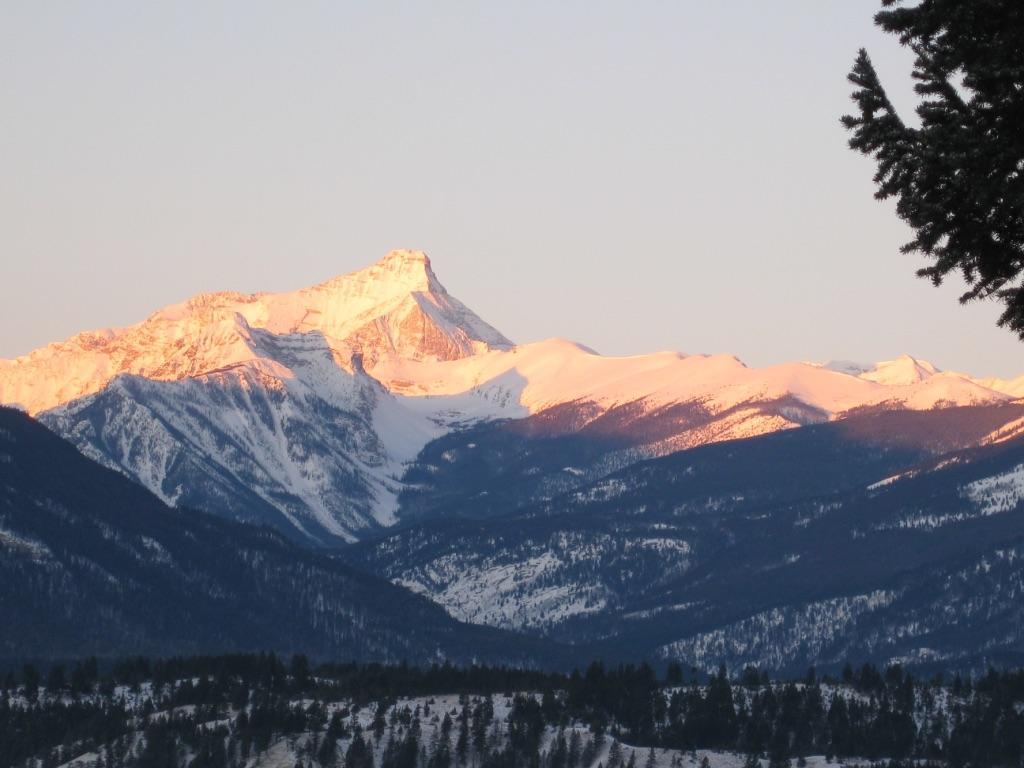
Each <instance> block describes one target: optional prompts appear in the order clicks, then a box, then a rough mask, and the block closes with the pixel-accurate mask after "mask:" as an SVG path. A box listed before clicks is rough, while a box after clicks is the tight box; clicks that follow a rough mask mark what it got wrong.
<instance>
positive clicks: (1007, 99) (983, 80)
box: [842, 0, 1024, 339]
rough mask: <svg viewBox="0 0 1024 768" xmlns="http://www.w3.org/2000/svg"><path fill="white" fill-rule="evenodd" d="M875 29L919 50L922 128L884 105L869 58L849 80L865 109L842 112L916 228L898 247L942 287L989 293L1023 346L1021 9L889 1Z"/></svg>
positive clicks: (1015, 0) (883, 190)
mask: <svg viewBox="0 0 1024 768" xmlns="http://www.w3.org/2000/svg"><path fill="white" fill-rule="evenodd" d="M882 6H883V8H885V9H887V10H882V11H879V12H878V13H877V14H876V15H875V23H876V24H877V25H878V26H879V27H881V28H882V29H883V30H884V31H886V32H888V33H890V34H893V35H896V36H898V37H899V40H900V42H901V43H902V44H903V45H905V46H908V47H909V48H910V49H911V50H912V51H913V52H914V54H915V61H914V71H913V78H914V80H915V81H916V84H915V86H914V88H915V90H916V91H917V93H918V95H919V96H920V97H921V99H922V100H921V102H920V104H919V106H918V107H917V114H918V117H919V118H920V127H913V126H910V125H907V124H906V123H905V122H904V121H903V120H902V119H901V118H900V116H899V115H898V114H897V112H896V110H895V108H894V107H893V105H892V103H891V102H890V100H889V97H888V95H887V94H886V91H885V89H884V88H883V87H882V83H881V81H880V80H879V77H878V74H877V72H876V71H875V68H874V66H873V65H872V63H871V60H870V59H869V58H868V54H867V51H865V50H863V49H861V51H860V53H859V54H858V56H857V59H856V61H855V63H854V66H853V70H852V72H851V73H850V76H849V79H850V82H852V83H853V84H854V85H855V86H856V87H857V90H856V91H854V93H853V95H852V98H853V100H854V101H855V102H856V104H857V107H858V110H859V113H858V114H856V115H846V116H845V117H843V118H842V122H843V124H844V125H845V126H846V127H847V128H848V129H849V130H850V131H851V132H852V137H851V138H850V146H851V148H853V149H855V150H857V151H859V152H862V153H863V154H865V155H872V156H874V158H875V160H876V162H877V166H878V171H877V173H876V174H875V183H876V184H877V185H878V190H877V192H876V195H875V196H876V197H877V198H879V199H885V198H896V210H897V213H898V214H899V216H900V217H901V218H902V219H904V220H905V221H906V222H907V223H908V224H909V225H910V226H911V227H912V228H913V230H914V239H913V240H911V241H910V242H909V243H907V244H906V245H905V246H903V251H904V252H906V253H913V252H919V253H921V254H923V255H924V256H925V257H927V258H929V259H930V260H931V261H932V264H931V265H930V266H928V267H925V268H923V269H920V270H918V275H920V276H922V277H926V278H928V279H930V280H931V281H932V282H933V283H934V284H935V285H939V284H940V283H942V281H943V279H944V278H946V277H947V276H948V275H949V274H950V273H951V272H956V273H959V274H960V275H962V277H963V278H964V280H965V281H966V283H967V285H968V286H969V290H968V291H967V292H966V293H964V294H963V295H962V296H961V298H960V301H961V302H967V301H970V300H972V299H979V298H986V297H993V298H996V299H998V300H999V301H1001V302H1002V303H1003V305H1004V307H1003V313H1002V315H1001V316H1000V318H999V324H1000V325H1002V326H1006V327H1009V328H1010V329H1011V330H1013V331H1014V332H1016V333H1017V334H1018V335H1019V336H1020V337H1021V338H1022V339H1024V286H1022V285H1021V280H1020V278H1021V274H1022V272H1024V120H1022V118H1021V116H1022V115H1024V44H1022V41H1024V3H1021V2H1020V0H971V2H963V0H921V2H919V3H916V4H914V5H913V6H900V5H898V3H897V0H882Z"/></svg>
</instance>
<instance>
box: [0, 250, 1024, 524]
mask: <svg viewBox="0 0 1024 768" xmlns="http://www.w3.org/2000/svg"><path fill="white" fill-rule="evenodd" d="M1020 394H1024V377H1022V378H1021V379H1016V380H1013V381H1001V380H993V379H984V380H983V379H975V378H971V377H969V376H966V375H962V374H954V373H943V372H939V371H937V370H936V369H935V368H934V366H931V365H930V364H928V363H926V362H922V361H917V360H914V359H913V358H910V357H904V358H900V359H898V360H894V361H889V362H886V363H881V364H878V365H877V366H866V367H865V366H862V367H857V366H852V367H851V364H840V365H836V364H826V365H814V364H806V363H793V364H787V365H780V366H774V367H770V368H762V369H752V368H748V367H747V366H745V365H744V364H743V363H741V362H740V361H739V360H737V359H736V358H734V357H730V356H726V355H718V356H704V355H695V356H685V355H682V354H678V353H675V352H661V353H657V354H653V355H641V356H636V357H625V358H609V357H604V356H601V355H598V354H596V353H594V352H593V351H591V350H589V349H587V348H585V347H583V346H580V345H578V344H575V343H572V342H568V341H564V340H559V339H553V340H549V341H543V342H538V343H533V344H526V345H520V346H516V345H513V344H512V343H511V342H509V341H508V339H506V338H505V337H504V336H503V335H501V334H500V333H499V332H498V331H496V330H495V329H494V328H492V327H491V326H489V325H488V324H487V323H485V322H484V321H483V320H481V319H480V318H479V317H478V316H477V315H475V314H474V313H473V312H472V311H470V310H469V309H468V308H467V307H466V306H465V305H463V304H462V303H461V302H459V301H458V300H456V299H455V298H453V297H452V296H450V295H449V294H448V292H447V291H446V290H445V289H444V287H443V286H442V285H441V283H440V282H439V281H438V279H437V277H436V275H435V274H434V272H433V270H432V268H431V264H430V261H429V259H428V258H427V257H426V255H424V254H422V253H419V252H416V251H394V252H392V253H389V254H388V255H386V256H385V257H384V258H383V259H381V260H380V261H379V262H377V263H376V264H374V265H372V266H370V267H368V268H366V269H363V270H361V271H358V272H354V273H352V274H349V275H343V276H341V277H337V278H334V279H332V280H329V281H327V282H326V283H323V284H321V285H317V286H314V287H312V288H308V289H303V290H299V291H295V292H292V293H283V294H255V295H244V294H238V293H216V294H205V295H200V296H197V297H195V298H193V299H191V300H189V301H187V302H184V303H182V304H179V305H175V306H172V307H168V308H165V309H163V310H160V311H158V312H156V313H154V314H153V315H151V316H150V317H149V318H147V319H146V320H145V321H143V322H142V323H139V324H138V325H135V326H131V327H128V328H118V329H107V330H103V331H96V332H88V333H82V334H79V335H77V336H74V337H72V338H71V339H68V340H67V341H64V342H60V343H56V344H51V345H49V346H47V347H44V348H42V349H39V350H36V351H35V352H32V353H31V354H29V355H27V356H25V357H22V358H18V359H16V360H3V361H0V403H4V404H8V405H13V406H16V407H20V408H22V409H24V410H26V411H27V412H29V413H30V414H33V415H35V416H36V417H38V418H39V419H41V420H42V421H43V422H44V423H45V424H47V425H48V426H49V427H51V428H52V429H54V430H55V431H56V432H57V433H58V434H60V435H62V436H64V437H66V438H67V439H69V440H70V441H72V442H73V443H74V444H75V445H77V446H78V447H79V448H80V449H81V450H82V451H83V452H84V453H85V454H86V455H88V456H90V457H91V458H94V459H96V460H97V461H99V462H101V463H103V464H105V465H106V466H109V467H112V468H115V469H118V470H120V471H122V472H124V473H125V474H127V475H128V476H129V477H132V478H134V479H136V480H138V481H139V482H140V483H142V484H143V485H145V486H146V487H147V488H149V489H150V490H151V491H153V492H154V493H155V494H157V495H158V496H159V497H160V498H162V499H163V500H164V501H166V502H167V503H169V504H173V505H177V506H188V507H193V508H198V509H205V510H208V511H211V512H214V513H217V514H221V515H225V516H228V517H232V518H235V519H239V520H247V521H257V522H265V523H270V524H272V525H275V526H277V527H278V528H279V529H280V530H282V531H284V532H286V533H288V534H289V535H292V536H293V537H296V538H300V539H302V538H306V539H312V540H314V541H318V542H321V543H332V542H337V541H353V540H356V539H359V538H365V537H366V536H367V535H375V534H376V533H377V532H379V531H381V530H382V529H385V528H387V527H388V526H391V525H393V524H394V523H395V522H397V521H398V520H399V518H401V517H402V516H403V514H404V510H403V509H402V506H401V503H400V500H399V498H400V496H402V495H403V494H407V493H408V492H409V491H410V490H414V489H415V488H416V487H417V485H418V481H414V480H412V479H410V478H409V477H407V476H406V472H407V471H408V468H409V466H410V463H411V462H413V461H414V460H415V459H416V458H417V457H418V456H419V455H420V452H421V451H422V450H423V449H424V448H425V447H426V446H427V445H428V444H430V443H431V441H433V440H436V439H439V438H443V437H444V436H445V435H448V434H451V433H453V432H458V431H460V430H461V429H464V428H465V427H466V426H467V425H473V424H479V423H482V422H493V421H496V420H507V419H515V420H521V421H523V422H524V428H528V429H529V430H531V433H532V434H552V435H565V434H577V435H579V436H580V437H581V441H582V442H583V443H585V444H586V445H587V448H586V449H585V452H586V453H587V454H588V455H589V456H590V460H589V462H588V466H587V467H586V468H579V469H580V472H579V473H578V474H576V475H573V474H572V473H570V474H568V475H566V477H564V478H562V479H561V480H562V482H560V484H559V485H560V486H564V485H565V481H567V480H572V478H573V477H576V478H577V479H576V480H575V481H573V482H576V483H577V484H583V483H584V482H589V481H592V480H594V479H596V477H599V476H600V475H602V474H607V473H608V472H611V471H614V470H617V469H620V468H622V467H625V466H628V465H629V464H631V463H633V462H635V461H638V460H642V459H647V458H652V457H656V456H661V455H666V454H668V453H671V452H673V451H677V450H681V449H686V448H693V447H696V446H700V445H705V444H709V443H714V442H720V441H722V440H730V439H737V438H746V437H753V436H756V435H761V434H768V433H772V432H776V431H778V430H782V429H788V428H791V427H795V426H802V425H807V424H814V423H820V422H825V421H830V420H835V419H842V418H844V417H846V416H847V415H849V414H851V413H856V412H859V411H863V410H864V409H886V410H890V409H902V410H933V409H940V408H947V407H951V406H964V405H983V404H998V403H1005V402H1009V401H1011V400H1013V399H1014V398H1015V397H1016V396H1017V395H1020ZM527 417H530V418H527ZM1004 427H1007V425H1005V424H998V425H995V427H994V429H1000V428H1004ZM990 438H991V435H980V436H978V440H979V442H983V441H984V440H986V439H990ZM564 464H565V465H573V464H574V461H573V460H572V459H571V457H567V458H566V460H565V463H564Z"/></svg>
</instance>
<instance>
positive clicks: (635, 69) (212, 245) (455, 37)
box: [0, 0, 1024, 375]
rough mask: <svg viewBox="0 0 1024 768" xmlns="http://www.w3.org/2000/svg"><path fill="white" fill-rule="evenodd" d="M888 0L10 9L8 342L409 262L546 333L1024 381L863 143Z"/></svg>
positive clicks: (17, 349)
mask: <svg viewBox="0 0 1024 768" xmlns="http://www.w3.org/2000/svg"><path fill="white" fill-rule="evenodd" d="M877 7H878V3H877V2H876V1H875V0H780V2H774V3H769V2H765V1H764V0H746V1H743V0H731V1H730V2H717V1H715V0H675V2H668V1H663V0H649V1H642V2H641V1H634V2H617V3H609V2H599V1H595V0H587V1H586V2H558V3H550V2H511V3H506V2H464V3H448V2H422V3H390V2H372V3H354V2H342V1H341V0H332V1H331V2H301V3H270V2H241V1H240V2H213V1H211V0H203V1H202V2H145V3H139V2H134V0H133V1H132V2H121V1H119V0H104V2H102V3H85V2H81V3H66V2H60V3H58V2H48V1H46V0H11V1H10V2H5V3H2V4H0V68H2V75H0V116H2V119H0V138H2V140H0V259H2V272H0V280H2V282H0V357H12V356H15V355H18V354H22V353H24V352H27V351H29V350H30V349H32V348H34V347H36V346H39V345H41V344H44V343H46V342H48V341H53V340H57V339H60V338H64V337H66V336H68V335H71V334H72V333H74V332H76V331H79V330H85V329H89V328H96V327H104V326H112V325H123V324H129V323H132V322H136V321H138V320H141V319H142V318H143V317H145V316H146V315H147V314H149V312H150V311H152V310H153V309H156V308H158V307H160V306H162V305H165V304H169V303H173V302H176V301H180V300H182V299H184V298H186V297H187V296H189V295H192V294H194V293H197V292H200V291H208V290H224V289H234V290H242V291H255V290H286V289H293V288H297V287H300V286H303V285H307V284H312V283H314V282H319V281H321V280H323V279H326V278H327V277H330V276H332V275H335V274H339V273H343V272H347V271H351V270H353V269H356V268H359V267H361V266H364V265H365V264H368V263H370V262H372V261H374V260H376V259H377V258H379V257H380V256H381V255H383V254H384V253H385V252H386V251H388V250H390V249H391V248H395V247H408V248H418V249H422V250H425V251H427V252H428V253H430V254H431V257H432V259H433V262H434V267H435V271H436V272H437V273H438V276H439V277H440V278H441V281H442V282H443V283H445V285H447V287H448V289H449V290H450V291H451V292H452V293H453V294H454V295H456V296H458V297H459V298H461V299H462V300H463V301H464V302H466V303H467V304H468V305H469V306H471V307H472V308H474V309H475V310H476V311H477V312H478V313H479V314H481V315H482V316H483V317H484V318H485V319H486V320H488V321H489V322H491V323H492V324H493V325H495V326H496V327H498V328H499V329H500V330H501V331H503V332H504V333H505V334H506V335H507V336H509V337H511V338H513V339H514V340H516V341H530V340H537V339H541V338H546V337H549V336H566V337H569V338H572V339H575V340H578V341H581V342H584V343H586V344H588V345H589V346H591V347H594V348H596V349H597V350H599V351H601V352H604V353H608V354H628V353H640V352H650V351H655V350H658V349H677V350H681V351H684V352H728V353H732V354H736V355H738V356H739V357H741V358H742V359H743V360H745V361H746V362H748V363H750V364H754V365H763V364H768V363H772V362H781V361H784V360H799V359H806V360H825V359H829V358H837V359H854V360H877V359H884V358H889V357H893V356H895V355H897V354H900V353H901V352H909V353H911V354H914V355H916V356H919V357H923V358H925V359H930V360H932V362H934V363H935V364H937V365H939V366H940V367H943V368H947V369H953V370H968V371H971V372H974V373H977V374H999V375H1011V374H1018V373H1022V372H1024V357H1022V352H1024V345H1022V344H1021V343H1020V342H1018V341H1017V340H1016V339H1015V337H1013V336H1012V335H1011V334H1010V333H1008V332H1006V331H1003V330H1001V329H998V328H996V327H995V326H994V320H995V318H996V316H997V314H998V308H997V306H996V305H994V304H980V305H972V306H969V307H967V308H961V307H960V306H959V305H958V304H957V303H956V300H955V297H956V296H957V295H958V294H959V292H960V286H958V285H952V284H951V285H948V286H946V287H944V288H943V289H940V290H936V289H934V288H932V287H931V286H930V285H929V284H928V283H927V282H925V281H923V280H920V279H917V278H916V277H914V270H915V268H916V267H917V266H918V261H917V259H916V257H910V256H901V255H900V254H899V252H898V248H899V246H900V245H901V244H902V243H903V242H904V241H905V240H907V239H908V234H907V231H906V229H905V227H904V226H903V225H902V224H901V223H900V222H899V221H898V220H897V219H896V217H895V215H894V213H893V211H892V206H891V205H889V204H881V203H877V202H875V201H874V200H873V199H872V192H873V187H872V184H871V175H872V173H873V170H874V168H873V164H872V163H871V161H869V160H867V159H865V158H862V157H859V156H856V155H854V154H853V153H852V152H850V151H849V150H847V149H846V136H845V135H844V132H843V130H842V128H841V127H840V126H839V123H838V118H839V116H840V115H841V114H842V113H843V112H844V111H847V110H848V107H849V101H848V93H849V91H850V87H849V85H848V84H847V83H846V81H845V75H846V72H847V71H848V70H849V67H850V64H851V62H852V60H853V57H854V55H855V53H856V50H857V48H858V47H859V46H861V45H866V46H867V47H868V48H869V51H870V52H871V54H872V56H873V58H874V60H875V62H876V64H877V65H878V67H879V69H880V70H881V74H882V76H883V79H884V81H885V82H886V83H887V84H888V85H889V87H890V90H891V91H892V95H893V97H894V100H895V101H896V102H897V104H898V105H900V106H902V108H903V109H904V111H905V112H907V113H908V115H909V113H910V111H911V109H912V106H913V97H912V92H911V90H910V85H909V77H908V72H909V64H910V58H909V54H908V53H907V52H906V51H904V50H901V49H900V48H899V46H898V44H897V42H896V41H894V40H892V39H889V38H887V37H884V36H883V35H881V34H880V33H878V32H877V31H875V30H874V29H873V27H872V24H871V16H872V14H873V13H874V11H875V10H876V9H877Z"/></svg>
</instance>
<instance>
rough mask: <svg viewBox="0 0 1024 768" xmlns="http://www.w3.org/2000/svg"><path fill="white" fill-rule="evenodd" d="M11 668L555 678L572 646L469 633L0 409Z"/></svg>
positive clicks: (1, 601) (409, 598)
mask: <svg viewBox="0 0 1024 768" xmlns="http://www.w3.org/2000/svg"><path fill="white" fill-rule="evenodd" d="M0 616H2V617H3V621H0V657H8V658H17V657H21V656H33V657H45V656H48V657H67V656H81V655H85V654H96V655H98V656H111V655H123V654H129V653H146V654H169V653H176V654H177V653H192V652H212V651H227V650H259V649H268V650H275V651H278V652H282V653H290V652H296V651H302V652H306V653H309V654H311V655H314V656H319V657H331V658H335V659H341V658H355V659H379V660H386V659H387V660H400V659H409V660H410V661H426V660H433V659H441V658H451V659H454V660H461V661H472V660H476V659H480V660H489V661H491V662H495V661H500V662H503V661H514V662H523V663H528V664H529V663H534V662H536V661H537V660H539V659H541V660H543V661H544V662H545V663H547V664H557V663H559V661H560V656H559V651H558V649H557V647H555V646H553V645H551V644H548V643H546V642H543V641H537V640H532V639H525V638H522V637H519V636H517V635H514V634H511V633H505V632H501V631H496V630H493V629H490V628H483V627H474V626H468V625H464V624H460V623H458V622H456V621H454V620H452V619H451V618H449V617H448V616H447V615H446V614H445V613H444V612H443V611H442V610H441V609H440V608H438V607H437V606H435V605H433V604H431V603H430V602H428V601H427V600H425V599H423V598H421V597H418V596H415V595H413V594H411V593H410V592H408V591H406V590H404V589H402V588H400V587H396V586H393V585H391V584H389V583H387V582H386V581H383V580H381V579H378V578H375V577H372V576H367V575H363V574H360V573H358V572H356V571H353V570H351V569H350V568H348V567H346V566H344V565H342V564H340V563H338V562H336V561H334V560H331V559H329V558H328V557H326V556H323V555H320V554H317V553H313V552H309V551H307V550H304V549H302V548H299V547H297V546H294V545H292V544H291V543H289V542H287V541H286V540H284V539H283V538H282V537H281V536H280V535H278V534H277V533H274V532H272V531H270V530H268V529H265V528H258V527H253V526H246V525H242V524H236V523H232V522H228V521H224V520H221V519H218V518H215V517H212V516H209V515H206V514H202V513H197V512H191V511H187V510H173V509H170V508H168V507H167V506H166V505H164V504H163V503H162V502H161V501H160V500H158V499H157V498H156V497H155V496H153V495H152V494H151V493H149V492H148V491H146V490H145V489H143V488H142V487H141V486H138V485H136V484H135V483H133V482H131V481H130V480H128V479H126V478H125V477H123V476H121V475H119V474H117V473H116V472H113V471H111V470H108V469H105V468H103V467H101V466H99V465H98V464H96V463H94V462H93V461H90V460H89V459H87V458H85V457H84V456H82V455H81V454H79V453H78V451H76V450H75V449H74V448H73V447H72V446H71V445H70V444H68V443H66V442H65V441H63V440H62V439H60V438H59V437H57V436H55V435H54V434H52V433H51V432H49V431H48V430H47V429H46V428H45V427H43V426H42V425H40V424H38V423H37V422H34V421H33V420H32V419H30V418H29V417H28V416H25V415H24V414H22V413H20V412H17V411H14V410H10V409H0Z"/></svg>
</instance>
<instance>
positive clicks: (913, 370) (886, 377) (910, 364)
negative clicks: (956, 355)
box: [860, 354, 939, 386]
mask: <svg viewBox="0 0 1024 768" xmlns="http://www.w3.org/2000/svg"><path fill="white" fill-rule="evenodd" d="M938 372H939V370H938V368H936V367H935V366H934V365H932V364H931V363H929V362H928V361H927V360H918V359H917V358H915V357H911V356H910V355H908V354H902V355H900V356H899V357H897V358H896V359H895V360H885V361H883V362H881V363H878V364H877V365H875V367H874V368H873V369H872V370H870V371H867V372H866V373H862V374H861V375H860V378H862V379H867V380H868V381H873V382H875V383H877V384H886V385H889V386H906V385H908V384H917V383H919V382H922V381H924V380H925V379H928V378H931V377H932V376H934V375H935V374H936V373H938Z"/></svg>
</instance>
